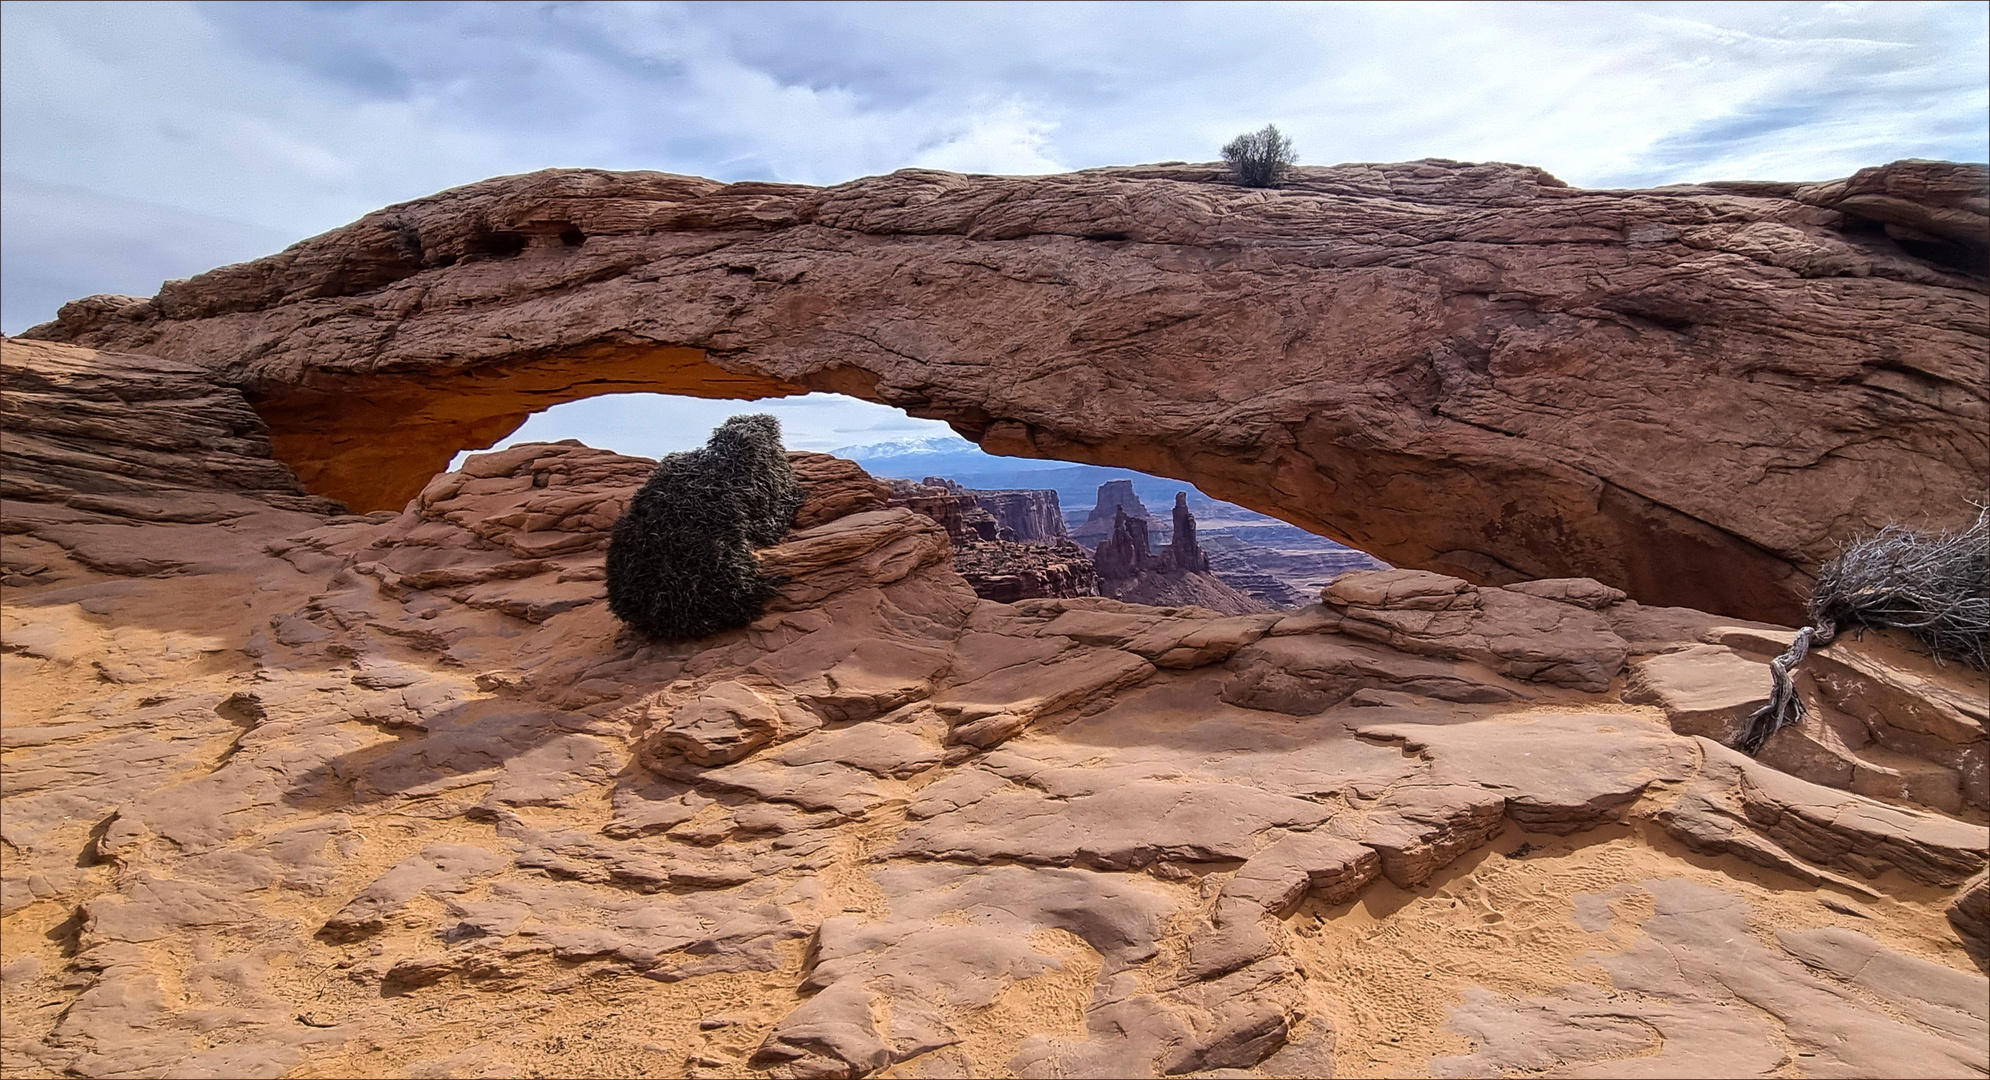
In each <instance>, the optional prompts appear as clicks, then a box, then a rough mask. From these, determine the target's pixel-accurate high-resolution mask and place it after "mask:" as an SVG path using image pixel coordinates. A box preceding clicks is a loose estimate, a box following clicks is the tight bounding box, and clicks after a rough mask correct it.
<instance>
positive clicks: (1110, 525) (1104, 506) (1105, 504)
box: [1071, 480, 1154, 547]
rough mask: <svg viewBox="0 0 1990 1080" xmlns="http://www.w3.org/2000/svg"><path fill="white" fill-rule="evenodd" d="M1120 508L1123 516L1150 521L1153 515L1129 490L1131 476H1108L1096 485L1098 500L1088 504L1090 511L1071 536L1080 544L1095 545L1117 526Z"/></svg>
mask: <svg viewBox="0 0 1990 1080" xmlns="http://www.w3.org/2000/svg"><path fill="white" fill-rule="evenodd" d="M1122 512H1124V513H1125V515H1126V516H1127V517H1130V518H1134V519H1136V520H1139V521H1152V520H1153V518H1154V515H1152V514H1150V513H1148V512H1147V506H1146V504H1145V503H1142V502H1141V501H1140V496H1139V495H1137V494H1135V493H1134V491H1133V481H1131V480H1108V481H1106V482H1105V483H1103V484H1100V485H1099V497H1098V501H1097V502H1096V503H1094V504H1093V505H1092V512H1091V513H1089V514H1087V515H1085V520H1084V522H1083V523H1082V524H1080V525H1079V526H1078V527H1077V528H1076V529H1075V530H1073V531H1072V533H1071V538H1072V539H1074V540H1077V541H1078V542H1080V543H1082V544H1087V545H1090V546H1092V547H1098V546H1099V544H1101V543H1103V542H1104V541H1106V540H1108V539H1110V538H1111V537H1112V536H1113V534H1114V532H1115V531H1116V530H1117V529H1118V524H1117V520H1116V519H1117V518H1118V517H1119V515H1120V514H1121V513H1122Z"/></svg>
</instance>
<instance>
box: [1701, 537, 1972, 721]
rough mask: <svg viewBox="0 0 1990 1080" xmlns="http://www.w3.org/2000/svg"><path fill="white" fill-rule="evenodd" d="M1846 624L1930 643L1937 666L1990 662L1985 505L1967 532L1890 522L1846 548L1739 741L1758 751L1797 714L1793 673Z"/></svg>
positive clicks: (1823, 579) (1822, 575) (1772, 669)
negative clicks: (1914, 527)
mask: <svg viewBox="0 0 1990 1080" xmlns="http://www.w3.org/2000/svg"><path fill="white" fill-rule="evenodd" d="M1849 627H1894V628H1897V629H1901V630H1906V631H1908V632H1909V633H1911V634H1913V635H1914V636H1915V637H1917V638H1920V639H1921V641H1922V642H1923V643H1924V644H1926V645H1927V646H1928V650H1929V652H1930V653H1932V654H1933V655H1934V657H1935V662H1936V663H1946V662H1948V661H1951V660H1952V661H1955V662H1956V663H1960V664H1967V665H1969V666H1970V667H1973V668H1983V667H1985V666H1990V664H1986V660H1990V656H1986V653H1990V507H1978V508H1977V514H1976V521H1975V522H1974V523H1973V524H1971V525H1970V526H1968V527H1967V528H1964V529H1960V530H1957V531H1955V532H1950V533H1942V534H1939V535H1933V536H1931V535H1928V534H1926V533H1919V532H1915V531H1914V530H1912V529H1907V528H1903V527H1901V526H1899V525H1888V526H1886V527H1885V528H1883V529H1881V530H1880V531H1879V532H1877V533H1874V534H1873V535H1872V536H1869V537H1866V538H1865V539H1863V540H1860V541H1858V542H1856V543H1854V544H1852V545H1851V546H1850V547H1847V548H1846V549H1845V550H1844V551H1843V552H1842V553H1840V554H1839V556H1838V557H1837V558H1836V559H1833V560H1831V562H1830V563H1828V564H1826V565H1825V567H1824V569H1823V570H1822V571H1820V572H1819V573H1818V575H1817V587H1816V588H1815V589H1814V590H1812V592H1811V597H1810V625H1809V626H1806V627H1804V628H1803V629H1802V630H1799V631H1798V632H1797V638H1796V641H1795V642H1793V643H1792V644H1791V645H1790V648H1789V651H1788V652H1785V653H1784V654H1783V655H1781V656H1779V657H1777V658H1776V659H1775V660H1774V661H1773V662H1771V663H1770V665H1769V677H1770V683H1771V688H1770V692H1769V703H1768V704H1767V705H1764V706H1763V707H1762V708H1760V709H1758V710H1756V712H1755V714H1754V715H1753V716H1751V717H1749V718H1748V730H1747V731H1746V732H1745V733H1744V734H1743V735H1742V737H1741V739H1740V741H1739V742H1738V743H1737V746H1738V748H1739V749H1741V750H1742V751H1743V752H1745V753H1748V754H1756V753H1759V752H1761V749H1762V746H1763V744H1764V743H1766V742H1768V741H1769V736H1771V735H1773V734H1775V733H1776V732H1777V731H1778V730H1779V729H1781V728H1783V727H1785V726H1787V725H1789V724H1793V723H1796V722H1797V721H1798V720H1801V719H1802V718H1803V702H1801V701H1800V700H1798V698H1797V693H1796V683H1795V677H1794V673H1795V670H1796V667H1797V665H1798V664H1800V663H1802V662H1803V657H1804V654H1805V653H1806V652H1807V651H1809V649H1810V648H1811V646H1813V645H1815V646H1819V647H1822V646H1824V645H1828V644H1830V643H1831V641H1832V639H1833V638H1835V637H1837V635H1838V634H1839V633H1840V632H1841V631H1843V630H1845V629H1847V628H1849Z"/></svg>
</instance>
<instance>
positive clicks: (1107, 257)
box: [31, 161, 1990, 622]
mask: <svg viewBox="0 0 1990 1080" xmlns="http://www.w3.org/2000/svg"><path fill="white" fill-rule="evenodd" d="M1220 175H1221V174H1220V172H1219V171H1217V170H1214V169H1212V168H1210V167H1206V166H1148V167H1138V168H1122V169H1101V170H1091V171H1088V172H1083V173H1074V174H1070V175H1066V176H1054V177H1036V178H1000V177H964V176H957V175H953V174H947V173H936V172H929V171H922V170H907V171H902V172H899V173H895V174H893V175H891V176H887V177H875V178H869V179H865V180H859V181H855V182H852V183H850V184H845V185H841V186H839V187H834V188H826V189H816V188H805V187H798V186H793V185H776V184H759V183H749V184H734V185H719V184H715V183H713V182H711V181H706V180H700V179H696V178H691V177H679V176H669V175H664V174H657V173H606V172H599V171H591V170H557V171H550V172H543V173H535V174H532V175H529V176H520V177H508V178H500V179H496V180H490V181H485V182H483V183H480V184H473V185H470V186H467V187H464V188H459V189H456V190H453V191H449V192H444V193H442V194H440V195H437V196H433V197H431V198H428V199H421V200H416V201H413V202H409V203H404V204H401V205H398V206H395V207H390V208H388V209H386V210H382V211H379V212H377V213H375V214H371V215H368V216H367V217H365V218H363V219H361V220H360V221H358V222H356V223H354V224H353V225H351V226H348V227H346V228H344V229H340V230H335V231H333V232H331V233H327V234H325V235H324V236H321V237H317V238H314V239H312V240H309V241H306V242H304V243H302V244H299V245H297V246H294V247H292V248H291V249H289V250H287V251H285V252H283V253H281V254H279V255H275V256H271V257H270V258H267V259H263V260H258V261H256V262H253V263H247V264H243V265H241V266H235V267H226V268H222V269H220V270H216V271H212V272H210V273H208V274H203V275H200V276H199V277H196V278H194V279H191V280H188V281H184V282H173V283H170V284H169V285H168V286H166V287H165V288H164V289H163V290H162V291H161V292H160V294H159V295H158V296H157V297H155V298H153V299H150V300H140V299H134V298H115V297H93V298H89V299H88V300H84V301H78V302H76V303H73V304H71V305H68V306H66V307H65V308H64V309H63V311H62V313H61V315H60V316H59V317H58V318H57V320H56V321H54V322H53V323H50V324H46V325H44V326H41V327H37V328H35V329H34V330H33V331H31V333H32V334H33V335H34V336H37V337H41V338H44V339H48V340H56V341H66V342H71V343H75V344H80V345H87V346H92V347H97V348H104V349H112V350H123V351H127V352H138V353H144V354H147V355H151V356H157V357H162V358H165V359H168V360H177V361H181V362H185V363H194V364H199V365H201V366H204V367H206V368H208V369H210V370H212V371H214V372H216V373H217V374H218V375H219V377H220V379H221V380H222V381H223V382H224V383H226V384H227V385H230V386H235V387H239V388H241V389H243V390H245V391H246V392H247V393H248V395H249V397H250V399H251V400H252V401H253V402H254V403H255V404H256V407H257V408H258V409H259V410H260V411H261V412H262V415H263V416H264V418H265V419H266V421H267V422H268V424H269V428H270V432H271V439H272V441H273V444H274V445H275V447H276V449H277V452H278V455H279V457H281V459H282V460H284V461H285V462H287V463H289V464H290V465H291V466H292V467H293V468H294V469H295V470H296V472H297V474H298V475H299V476H301V477H302V478H303V479H304V482H305V484H306V485H307V487H308V488H309V490H311V491H313V492H316V493H318V494H322V495H326V496H330V497H333V498H338V499H341V500H344V501H345V502H347V503H348V504H350V505H352V506H353V507H355V508H357V509H361V510H368V511H371V510H377V509H398V508H399V507H401V506H402V505H404V504H405V503H406V501H407V500H408V499H409V498H411V497H413V496H414V495H415V494H416V493H417V492H419V491H420V490H421V488H422V486H423V485H424V484H425V483H426V482H427V480H428V478H429V477H430V476H432V475H433V473H434V472H435V471H436V470H437V469H438V468H440V467H441V463H442V462H444V461H446V460H448V458H449V457H450V456H451V455H452V454H454V453H455V452H456V451H457V450H459V449H462V448H465V447H474V446H480V445H489V444H490V442H491V441H493V440H495V439H497V438H500V437H502V436H503V435H504V434H505V433H506V432H508V431H510V430H512V429H513V428H515V427H516V425H517V424H518V423H519V422H520V421H521V420H522V418H523V417H524V416H525V415H527V414H528V413H530V412H532V411H534V410H536V409H539V408H543V407H545V406H547V405H550V404H553V403H556V402H558V401H563V400H570V399H572V398H575V397H583V396H587V395H588V394H592V393H602V392H608V391H610V390H638V389H645V390H661V391H667V392H679V393H693V394H705V395H710V396H726V397H758V396H767V395H774V394H784V393H793V392H796V391H797V390H801V389H815V390H834V391H838V392H842V393H849V394H854V395H856V396H859V397H864V398H867V399H869V400H873V401H880V402H883V403H885V404H890V405H896V406H899V407H901V408H904V409H906V410H907V411H908V412H911V413H913V414H914V415H918V416H924V417H930V418H935V419H942V420H946V421H948V422H950V423H952V424H953V425H954V426H955V428H956V429H957V430H959V431H960V432H961V433H962V434H964V435H966V436H968V437H969V438H972V439H974V440H975V441H977V442H979V443H981V445H982V446H983V447H984V448H985V449H987V450H989V451H991V452H994V453H999V454H1010V455H1020V456H1028V457H1045V458H1057V459H1061V460H1067V461H1076V462H1085V463H1091V464H1108V465H1118V466H1125V467H1129V468H1134V469H1138V470H1141V471H1144V472H1148V473H1151V474H1155V475H1161V476H1167V477H1172V478H1177V479H1181V480H1185V481H1189V482H1192V483H1194V484H1195V485H1196V486H1198V487H1199V488H1200V489H1201V490H1203V491H1204V492H1205V493H1207V494H1209V495H1211V496H1213V497H1215V498H1219V499H1224V500H1228V501H1231V502H1235V503H1238V504H1240V505H1243V506H1247V507H1250V508H1252V509H1254V510H1259V511H1262V512H1265V513H1269V514H1273V515H1275V516H1278V517H1281V518H1283V519H1285V520H1287V521H1291V522H1294V523H1296V524H1299V525H1302V526H1304V527H1306V528H1308V529H1312V530H1314V531H1317V532H1320V533H1322V534H1323V535H1327V536H1330V537H1332V538H1334V539H1336V540H1338V541H1342V542H1346V543H1349V544H1351V545H1353V546H1355V547H1357V548H1360V549H1361V550H1364V551H1368V552H1371V553H1373V554H1375V555H1376V556H1378V557H1380V558H1382V559H1384V560H1386V561H1387V562H1388V563H1390V564H1391V565H1395V566H1403V567H1412V568H1423V569H1430V570H1436V571H1441V572H1444V573H1448V574H1452V575H1454V576H1464V577H1466V578H1467V579H1469V580H1472V581H1473V582H1475V583H1476V584H1481V585H1500V584H1506V583H1510V582H1513V581H1519V580H1526V579H1533V578H1548V577H1576V576H1580V577H1590V578H1595V579H1597V580H1600V581H1603V582H1605V583H1606V584H1609V585H1612V586H1614V587H1618V588H1621V589H1624V590H1626V591H1627V592H1629V593H1630V594H1631V595H1632V596H1633V598H1634V599H1637V600H1638V601H1640V602H1644V603H1654V604H1665V605H1682V606H1691V607H1695V608H1699V609H1701V610H1708V611H1715V612H1719V613H1723V614H1728V615H1731V616H1740V617H1750V618H1766V619H1775V620H1780V621H1785V622H1787V621H1794V620H1795V619H1797V618H1798V617H1799V614H1800V611H1801V604H1802V600H1803V597H1804V593H1805V590H1806V588H1807V586H1808V581H1809V575H1810V574H1811V573H1813V572H1814V571H1815V570H1816V569H1817V568H1818V567H1819V566H1820V565H1821V564H1822V563H1823V562H1824V560H1826V559H1828V558H1829V557H1830V556H1831V554H1832V552H1833V551H1834V550H1835V548H1836V546H1837V545H1838V544H1840V543H1842V542H1844V541H1845V539H1846V538H1847V537H1848V536H1849V535H1850V534H1852V533H1855V532H1857V531H1859V530H1861V529H1864V528H1871V527H1876V526H1878V525H1880V524H1883V523H1886V522H1891V521H1899V522H1906V523H1909V524H1914V525H1927V526H1936V527H1940V526H1944V525H1949V524H1953V523H1955V522H1956V521H1959V520H1961V519H1962V518H1963V517H1965V516H1966V515H1967V513H1968V512H1969V511H1968V509H1967V507H1966V506H1965V505H1964V503H1963V501H1962V500H1961V499H1960V498H1959V497H1958V493H1960V492H1967V491H1973V490H1977V489H1978V488H1979V487H1980V486H1981V485H1980V480H1981V478H1982V477H1983V476H1984V475H1986V474H1990V442H1986V439H1985V437H1984V434H1983V419H1984V417H1985V416H1986V415H1990V393H1987V392H1986V384H1985V381H1984V373H1983V365H1982V352H1983V348H1984V344H1985V329H1984V328H1985V326H1986V324H1990V319H1986V315H1985V287H1984V278H1983V276H1982V273H1981V260H1980V259H1977V258H1976V257H1975V255H1974V254H1973V253H1974V252H1977V251H1979V250H1981V249H1982V247H1983V243H1984V239H1983V238H1984V235H1985V232H1986V225H1985V221H1986V218H1985V216H1984V213H1983V206H1984V188H1985V172H1984V169H1983V167H1982V166H1980V165H1958V164H1953V163H1943V162H1920V161H1906V162H1896V163H1894V164H1891V165H1887V166H1884V167H1881V168H1877V169H1868V170H1864V171H1862V172H1860V173H1859V174H1858V175H1856V176H1854V177H1851V178H1848V179H1847V180H1844V181H1839V182H1836V183H1832V184H1822V185H1808V186H1806V185H1794V184H1773V183H1734V184H1708V185H1699V186H1681V187H1672V188H1665V189H1658V190H1653V191H1583V190H1578V189H1573V188H1569V187H1567V186H1566V185H1563V184H1561V183H1560V182H1559V181H1556V180H1554V178H1552V177H1550V176H1548V175H1547V174H1545V173H1542V172H1541V171H1540V170H1538V169H1531V168H1524V167H1518V166H1511V165H1499V164H1484V165H1467V164H1461V163H1457V162H1447V161H1424V162H1411V163H1404V164H1396V165H1342V166H1334V167H1331V168H1306V169H1298V170H1296V171H1295V173H1294V176H1293V179H1292V180H1291V182H1290V183H1289V184H1288V185H1287V186H1286V187H1285V188H1284V189H1281V190H1279V191H1275V192H1265V191H1247V190H1243V189H1239V188H1236V187H1234V186H1230V185H1228V184H1224V183H1221V182H1218V181H1219V179H1220ZM575 239H578V242H577V243H576V242H573V241H574V240H575ZM500 240H502V241H503V242H499V241H500ZM1793 395H1800V396H1801V398H1802V400H1803V402H1804V407H1803V408H1801V409H1796V408H1791V407H1790V402H1791V401H1792V400H1793ZM1882 478H1883V479H1882Z"/></svg>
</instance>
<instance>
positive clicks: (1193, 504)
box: [830, 435, 1273, 523]
mask: <svg viewBox="0 0 1990 1080" xmlns="http://www.w3.org/2000/svg"><path fill="white" fill-rule="evenodd" d="M830 453H832V454H835V455H836V456H837V457H840V458H848V459H850V460H851V461H854V462H856V463H857V464H859V465H862V466H863V467H864V468H865V470H867V471H868V472H870V473H871V475H873V476H883V477H900V478H903V479H906V480H923V479H925V478H926V477H928V476H944V477H946V478H947V479H949V480H953V481H955V482H956V483H959V484H961V485H962V486H964V487H970V488H982V489H991V488H996V489H999V488H1025V489H1032V490H1040V489H1045V488H1048V489H1050V490H1052V491H1055V492H1057V502H1058V505H1059V506H1060V507H1061V508H1062V509H1063V511H1064V515H1065V517H1066V519H1067V520H1070V521H1073V522H1074V523H1075V522H1079V521H1083V520H1084V519H1085V515H1086V514H1087V513H1088V512H1090V510H1091V509H1092V507H1093V506H1094V505H1096V503H1097V501H1098V494H1099V487H1100V485H1102V484H1104V483H1105V482H1106V481H1108V480H1131V481H1133V491H1134V494H1136V495H1138V496H1140V501H1141V502H1142V503H1144V504H1145V505H1146V506H1147V509H1148V511H1149V512H1151V513H1153V514H1154V515H1155V516H1156V517H1158V518H1160V519H1162V520H1164V521H1165V520H1166V519H1167V514H1168V508H1169V507H1172V506H1173V505H1174V504H1175V492H1177V491H1186V492H1188V495H1189V507H1190V508H1191V509H1192V510H1194V511H1195V512H1196V515H1197V516H1198V517H1203V516H1206V515H1207V514H1208V513H1209V512H1210V511H1212V510H1219V511H1220V513H1221V514H1222V516H1225V517H1231V516H1249V517H1257V516H1258V515H1255V514H1252V512H1251V511H1249V510H1245V509H1244V508H1242V507H1239V506H1233V505H1232V504H1230V503H1222V502H1218V501H1217V500H1215V499H1211V498H1209V497H1208V496H1206V495H1204V494H1202V493H1201V492H1200V491H1197V490H1196V489H1195V487H1194V486H1193V485H1191V484H1186V483H1183V482H1182V481H1180V480H1168V479H1165V478H1162V477H1158V476H1149V475H1147V474H1146V473H1142V472H1134V471H1133V470H1131V469H1114V468H1107V467H1104V466H1100V465H1071V464H1066V463H1064V462H1058V461H1045V460H1043V459H1041V458H1012V457H997V456H996V455H994V454H989V453H984V452H983V451H982V449H981V448H980V447H978V446H976V445H974V444H973V443H971V442H968V441H967V440H966V439H963V438H961V437H960V436H958V435H925V436H917V437H913V438H906V439H892V440H889V441H887V442H879V443H870V444H868V445H864V446H844V447H839V448H837V449H835V450H831V451H830ZM1264 520H1265V521H1266V522H1271V521H1272V520H1273V519H1271V518H1265V519H1264Z"/></svg>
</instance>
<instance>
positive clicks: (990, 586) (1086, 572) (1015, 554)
mask: <svg viewBox="0 0 1990 1080" xmlns="http://www.w3.org/2000/svg"><path fill="white" fill-rule="evenodd" d="M954 570H955V571H956V572H957V573H959V574H960V576H961V577H963V578H966V579H967V583H968V585H969V587H971V588H973V589H974V595H976V596H979V597H980V598H982V599H983V600H993V601H995V602H997V603H1001V604H1013V603H1015V602H1016V601H1018V600H1039V599H1053V598H1058V597H1070V596H1097V595H1098V594H1099V587H1098V574H1097V573H1096V572H1095V571H1094V570H1093V567H1092V556H1091V554H1090V553H1088V552H1087V551H1086V550H1085V549H1084V548H1082V547H1079V546H1078V545H1077V544H1074V543H1072V542H1071V541H1069V540H1052V541H1050V542H1049V543H1021V542H1018V541H1014V540H978V541H975V542H974V543H971V544H968V545H966V546H956V547H955V548H954Z"/></svg>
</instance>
